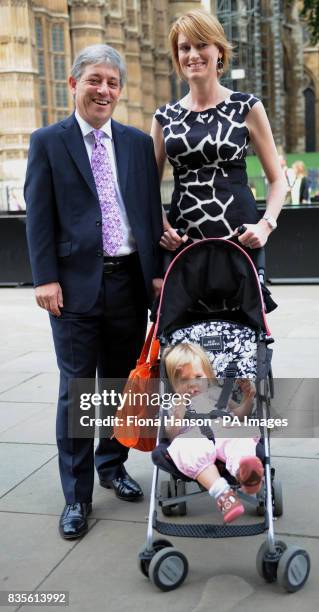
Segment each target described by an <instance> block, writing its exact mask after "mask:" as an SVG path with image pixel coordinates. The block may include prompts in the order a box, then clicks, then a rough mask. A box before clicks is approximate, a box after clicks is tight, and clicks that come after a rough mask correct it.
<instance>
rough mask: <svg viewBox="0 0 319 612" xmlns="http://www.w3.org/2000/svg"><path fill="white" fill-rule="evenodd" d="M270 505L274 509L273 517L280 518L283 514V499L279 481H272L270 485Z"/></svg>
mask: <svg viewBox="0 0 319 612" xmlns="http://www.w3.org/2000/svg"><path fill="white" fill-rule="evenodd" d="M272 495H273V498H272V503H273V508H274V516H282V514H283V499H282V486H281V482H280V480H274V481H273V483H272Z"/></svg>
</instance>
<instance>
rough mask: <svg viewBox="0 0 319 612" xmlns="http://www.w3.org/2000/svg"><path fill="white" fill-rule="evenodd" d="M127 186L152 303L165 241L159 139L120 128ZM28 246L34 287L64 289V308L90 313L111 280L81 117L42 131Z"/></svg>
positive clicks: (36, 138) (36, 145) (115, 130)
mask: <svg viewBox="0 0 319 612" xmlns="http://www.w3.org/2000/svg"><path fill="white" fill-rule="evenodd" d="M112 134H113V139H114V146H115V153H116V162H117V168H118V175H119V184H120V189H121V193H122V196H123V201H124V204H125V207H126V210H127V215H128V219H129V222H130V224H131V228H132V231H133V235H134V238H135V240H136V243H137V249H138V253H139V256H140V261H141V266H142V270H143V274H144V279H145V285H146V288H147V291H148V294H149V297H150V301H151V280H152V278H153V277H154V276H156V275H157V272H158V271H157V270H156V266H157V263H156V261H157V259H156V258H157V254H158V243H159V240H160V236H161V234H162V213H161V202H160V191H159V180H158V173H157V167H156V162H155V156H154V149H153V141H152V139H151V138H150V137H149V136H147V135H146V134H144V132H141V131H140V130H137V129H135V128H132V127H127V126H124V125H122V124H120V123H117V122H116V121H113V120H112ZM25 200H26V204H27V239H28V245H29V252H30V261H31V268H32V273H33V280H34V285H35V287H37V286H38V285H43V284H46V283H50V282H54V281H58V282H59V283H60V284H61V286H62V291H63V297H64V308H65V309H66V310H69V311H72V312H86V311H88V310H89V309H90V308H91V307H92V306H93V305H94V304H95V302H96V299H97V296H98V292H99V289H100V287H101V280H102V273H103V245H102V217H101V209H100V205H99V200H98V195H97V191H96V187H95V182H94V178H93V174H92V170H91V166H90V162H89V158H88V155H87V151H86V148H85V144H84V140H83V136H82V133H81V130H80V127H79V125H78V122H77V121H76V119H75V116H74V114H73V115H72V116H71V117H68V118H67V119H65V120H64V121H61V122H59V123H56V124H54V125H52V126H48V127H45V128H40V129H39V130H36V131H35V132H34V133H33V134H32V136H31V140H30V151H29V159H28V167H27V175H26V182H25Z"/></svg>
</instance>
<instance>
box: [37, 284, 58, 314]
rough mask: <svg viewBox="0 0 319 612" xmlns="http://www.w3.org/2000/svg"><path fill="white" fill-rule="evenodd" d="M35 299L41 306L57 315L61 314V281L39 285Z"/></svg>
mask: <svg viewBox="0 0 319 612" xmlns="http://www.w3.org/2000/svg"><path fill="white" fill-rule="evenodd" d="M35 299H36V301H37V304H38V306H40V307H41V308H44V309H45V310H47V311H48V312H50V313H51V314H53V315H54V316H56V317H60V316H61V311H60V308H63V295H62V289H61V285H60V283H48V284H47V285H39V287H36V289H35Z"/></svg>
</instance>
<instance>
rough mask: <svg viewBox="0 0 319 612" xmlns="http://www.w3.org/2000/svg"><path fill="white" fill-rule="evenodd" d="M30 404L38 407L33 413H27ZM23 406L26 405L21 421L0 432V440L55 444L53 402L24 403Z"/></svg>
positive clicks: (54, 409)
mask: <svg viewBox="0 0 319 612" xmlns="http://www.w3.org/2000/svg"><path fill="white" fill-rule="evenodd" d="M30 405H31V406H32V407H38V410H37V411H36V412H34V413H33V414H32V413H31V414H28V406H30ZM11 406H12V404H8V405H7V410H10V407H11ZM20 406H21V405H20ZM24 406H26V409H25V420H24V421H23V423H21V422H20V423H18V424H16V425H14V426H12V427H9V428H7V429H6V430H5V431H4V432H2V433H0V442H11V443H13V442H17V443H18V444H20V443H21V442H22V443H39V444H55V442H56V438H55V420H56V406H55V404H45V405H43V406H41V404H24ZM39 408H40V409H39ZM0 411H1V404H0ZM0 414H1V412H0Z"/></svg>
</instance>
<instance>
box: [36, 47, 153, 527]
mask: <svg viewBox="0 0 319 612" xmlns="http://www.w3.org/2000/svg"><path fill="white" fill-rule="evenodd" d="M124 82H125V66H124V63H123V61H122V58H121V56H120V55H119V54H118V53H117V51H116V50H115V49H113V48H112V47H109V46H108V45H93V46H91V47H87V48H86V49H84V50H83V51H82V52H81V53H80V54H79V55H78V56H77V57H76V59H75V61H74V64H73V67H72V71H71V76H70V78H69V85H70V87H71V90H72V93H73V95H74V100H75V113H74V114H73V115H72V116H71V117H69V118H67V119H66V120H64V121H61V122H59V123H56V124H54V125H52V126H48V127H44V128H41V129H39V130H36V132H34V133H33V134H32V136H31V141H30V151H29V160H28V168H27V176H26V183H25V200H26V203H27V237H28V245H29V252H30V260H31V267H32V273H33V279H34V286H35V288H36V289H35V294H36V300H37V303H38V305H39V306H41V307H42V308H45V309H46V310H47V311H48V312H49V313H50V321H51V327H52V333H53V340H54V345H55V351H56V356H57V362H58V367H59V370H60V390H59V401H58V410H57V444H58V450H59V468H60V476H61V482H62V487H63V492H64V495H65V500H66V505H65V508H64V510H63V513H62V515H61V518H60V523H59V529H60V534H61V535H62V537H64V538H76V537H80V536H82V535H83V534H84V533H86V531H87V529H88V522H87V516H88V514H89V513H90V511H91V508H92V504H91V502H92V491H93V481H94V453H93V439H92V437H91V438H88V439H87V438H85V437H70V436H69V435H68V415H69V412H70V402H71V399H70V394H69V384H70V382H71V381H72V380H73V379H91V380H94V379H95V375H96V371H98V374H99V377H101V378H102V377H103V378H106V377H107V378H108V379H110V378H117V379H118V378H126V377H127V376H128V374H129V372H130V370H131V369H132V368H133V367H134V366H135V362H136V358H137V356H138V354H139V352H140V349H141V347H142V344H143V341H144V337H145V331H146V322H147V306H148V305H150V303H151V300H152V284H153V286H154V285H156V278H155V277H156V257H157V249H158V243H159V240H160V237H161V234H162V216H161V203H160V193H159V182H158V174H157V168H156V162H155V157H154V151H153V142H152V140H151V138H150V137H149V136H147V135H146V134H144V133H143V132H141V131H139V130H137V129H134V128H132V127H126V126H124V125H121V124H120V123H117V122H116V121H114V120H113V119H111V116H112V113H113V111H114V109H115V107H116V104H117V102H118V99H119V97H120V94H121V91H122V88H123V85H124ZM127 455H128V449H127V448H126V447H124V446H122V445H121V444H120V443H119V442H117V440H116V439H111V438H109V439H101V440H100V442H99V445H98V448H97V450H96V453H95V465H96V468H97V471H98V475H99V479H100V484H101V485H102V486H103V487H106V488H113V489H114V491H115V493H116V495H117V496H118V497H119V498H120V499H124V500H127V501H135V500H138V499H140V498H141V496H142V495H143V493H142V491H141V489H140V486H139V485H138V483H137V482H136V481H134V480H133V479H132V478H130V476H129V475H128V474H127V472H126V470H125V468H124V465H123V464H124V462H125V460H126V459H127Z"/></svg>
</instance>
